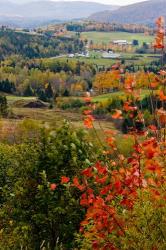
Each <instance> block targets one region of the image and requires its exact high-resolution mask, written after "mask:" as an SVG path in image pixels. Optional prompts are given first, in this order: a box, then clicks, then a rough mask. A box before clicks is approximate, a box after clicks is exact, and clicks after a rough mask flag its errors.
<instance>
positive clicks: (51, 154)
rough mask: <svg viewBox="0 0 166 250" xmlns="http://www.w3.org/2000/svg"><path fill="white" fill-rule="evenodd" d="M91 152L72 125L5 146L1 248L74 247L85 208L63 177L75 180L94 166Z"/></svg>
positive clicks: (0, 155) (1, 153)
mask: <svg viewBox="0 0 166 250" xmlns="http://www.w3.org/2000/svg"><path fill="white" fill-rule="evenodd" d="M92 150H93V146H92V145H91V144H90V143H89V142H88V141H87V140H86V139H85V134H84V132H83V131H82V130H79V131H73V130H72V129H70V126H69V124H67V123H65V124H64V126H63V127H62V128H60V129H58V130H56V131H52V132H51V133H49V132H48V131H46V130H43V131H42V133H41V137H40V139H38V143H35V142H33V140H32V141H31V142H30V141H27V142H24V143H22V144H20V145H12V146H6V145H3V144H1V145H0V160H1V164H0V186H1V189H0V205H1V206H0V221H1V223H0V249H6V250H8V249H13V250H17V249H20V248H22V249H26V248H27V249H28V250H31V249H40V247H41V246H43V247H45V248H47V249H50V250H54V249H55V247H56V246H60V245H63V249H73V239H74V234H75V233H76V232H77V230H78V229H79V224H80V221H81V219H82V218H83V213H84V210H82V209H81V208H80V205H79V199H78V197H79V192H77V191H70V190H69V189H68V188H67V189H66V188H64V186H62V185H61V176H69V178H70V179H72V178H73V177H74V176H75V175H76V174H77V173H78V172H79V171H80V170H81V169H83V168H85V167H87V166H88V165H89V164H91V160H93V154H92ZM54 183H57V184H58V193H57V192H54V189H51V184H53V185H54V187H55V184H54Z"/></svg>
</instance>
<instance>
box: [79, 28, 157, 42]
mask: <svg viewBox="0 0 166 250" xmlns="http://www.w3.org/2000/svg"><path fill="white" fill-rule="evenodd" d="M81 38H82V39H87V40H89V41H90V40H92V41H93V42H94V43H102V42H103V43H106V44H108V43H110V42H112V41H114V40H127V41H128V42H132V41H133V40H138V42H139V44H140V45H142V43H143V42H146V43H151V42H153V41H154V37H153V36H150V35H145V34H144V33H129V32H95V31H93V32H82V33H81Z"/></svg>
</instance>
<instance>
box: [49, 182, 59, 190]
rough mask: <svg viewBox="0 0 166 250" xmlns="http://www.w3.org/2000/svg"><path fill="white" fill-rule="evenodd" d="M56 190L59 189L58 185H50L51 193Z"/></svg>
mask: <svg viewBox="0 0 166 250" xmlns="http://www.w3.org/2000/svg"><path fill="white" fill-rule="evenodd" d="M56 188H57V184H55V183H52V184H50V189H51V191H54V190H55V189H56Z"/></svg>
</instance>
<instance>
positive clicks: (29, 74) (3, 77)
mask: <svg viewBox="0 0 166 250" xmlns="http://www.w3.org/2000/svg"><path fill="white" fill-rule="evenodd" d="M95 73H96V70H95V67H94V66H93V65H91V64H86V63H84V62H79V61H78V62H74V61H68V60H62V61H59V60H56V59H33V60H26V59H23V58H21V57H19V56H11V57H10V58H7V59H6V60H4V61H3V62H2V63H1V66H0V91H3V92H6V93H14V94H17V95H24V96H39V97H41V99H42V100H47V99H50V98H52V97H53V96H54V95H70V94H74V93H75V92H78V91H80V92H82V91H86V89H88V88H90V87H91V85H92V79H93V77H94V75H95Z"/></svg>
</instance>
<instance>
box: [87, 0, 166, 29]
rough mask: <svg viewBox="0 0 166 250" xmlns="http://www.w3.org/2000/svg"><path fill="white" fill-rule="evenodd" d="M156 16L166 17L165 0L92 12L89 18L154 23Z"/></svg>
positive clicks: (116, 21) (151, 0)
mask: <svg viewBox="0 0 166 250" xmlns="http://www.w3.org/2000/svg"><path fill="white" fill-rule="evenodd" d="M158 16H164V17H166V1H165V0H150V1H144V2H142V3H137V4H131V5H128V6H124V7H121V8H119V9H118V10H115V11H109V10H107V11H103V12H98V13H96V14H93V15H92V16H91V17H90V18H89V19H91V20H95V21H101V22H108V23H112V22H115V23H131V24H133V23H137V24H149V25H154V22H155V20H156V18H157V17H158Z"/></svg>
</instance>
